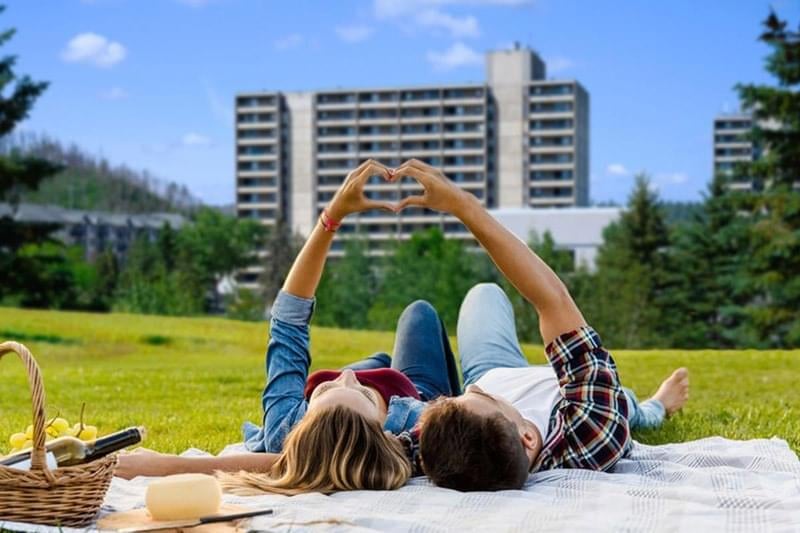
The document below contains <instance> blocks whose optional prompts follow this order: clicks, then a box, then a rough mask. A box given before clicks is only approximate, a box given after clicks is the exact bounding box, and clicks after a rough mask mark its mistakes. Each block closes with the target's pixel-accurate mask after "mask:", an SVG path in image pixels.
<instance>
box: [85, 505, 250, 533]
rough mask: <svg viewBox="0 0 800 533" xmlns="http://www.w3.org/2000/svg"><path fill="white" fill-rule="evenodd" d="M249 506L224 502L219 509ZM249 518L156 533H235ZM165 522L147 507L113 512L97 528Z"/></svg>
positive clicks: (223, 511) (232, 510)
mask: <svg viewBox="0 0 800 533" xmlns="http://www.w3.org/2000/svg"><path fill="white" fill-rule="evenodd" d="M248 510H250V509H248V508H247V507H242V506H241V505H232V504H229V503H223V504H222V506H221V507H220V509H219V512H218V513H216V514H218V515H220V514H233V513H242V512H244V511H248ZM248 520H249V519H247V518H245V519H241V520H236V521H234V522H220V523H216V524H206V525H203V526H196V527H190V528H176V529H163V530H161V531H159V532H154V533H162V532H163V533H182V532H184V531H186V532H187V533H188V532H191V533H234V532H239V531H245V530H246V528H245V527H244V526H245V523H246V522H247V521H248ZM160 523H163V522H162V521H159V520H153V518H152V517H151V516H150V513H148V512H147V509H134V510H133V511H125V512H121V513H113V514H110V515H108V516H106V517H103V518H101V519H100V520H98V521H97V529H105V530H109V529H123V528H126V527H148V526H156V525H158V524H160Z"/></svg>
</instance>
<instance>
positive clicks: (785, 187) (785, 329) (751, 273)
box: [736, 12, 800, 347]
mask: <svg viewBox="0 0 800 533" xmlns="http://www.w3.org/2000/svg"><path fill="white" fill-rule="evenodd" d="M764 27H765V32H764V33H763V34H762V35H761V37H760V39H761V40H762V41H763V42H765V43H766V44H767V45H768V46H769V47H770V48H771V49H772V52H771V53H770V54H769V56H768V57H767V60H766V70H767V71H768V72H769V73H770V74H772V75H773V76H774V77H775V79H776V81H777V86H769V85H756V84H740V85H738V86H737V90H738V92H739V97H740V99H741V101H742V104H743V106H744V107H745V108H747V109H750V110H752V112H753V115H754V121H753V129H752V132H751V135H750V137H751V140H752V141H753V143H754V145H755V146H757V147H760V148H761V149H762V151H763V156H762V157H760V158H759V159H757V160H755V161H753V162H751V163H746V164H743V165H740V166H739V168H738V169H737V170H736V174H737V175H738V176H739V177H740V178H745V179H749V180H752V182H753V184H754V192H753V193H752V194H750V195H748V196H747V197H746V198H744V201H743V202H742V204H741V205H740V208H741V209H742V210H744V211H746V212H747V213H748V215H749V217H750V235H749V236H750V238H749V242H748V247H747V257H748V265H747V279H746V283H747V290H748V291H749V292H750V293H751V294H752V297H751V298H750V299H749V301H748V303H747V305H746V308H745V312H746V314H747V317H748V319H749V320H748V326H749V328H748V329H749V331H747V332H745V333H749V334H752V335H753V338H754V340H755V342H756V343H757V344H758V345H761V346H772V347H792V346H800V313H799V312H798V309H800V275H798V273H800V190H798V187H800V90H798V89H799V88H800V31H790V30H787V23H786V22H785V21H783V20H781V19H779V18H778V17H777V15H776V14H775V13H774V12H772V13H770V15H769V17H768V18H767V19H766V20H765V21H764ZM799 30H800V28H799Z"/></svg>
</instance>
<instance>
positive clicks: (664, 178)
mask: <svg viewBox="0 0 800 533" xmlns="http://www.w3.org/2000/svg"><path fill="white" fill-rule="evenodd" d="M656 181H657V182H658V183H662V184H665V185H683V184H684V183H686V182H687V181H689V175H688V174H687V173H686V172H664V173H661V174H657V175H656Z"/></svg>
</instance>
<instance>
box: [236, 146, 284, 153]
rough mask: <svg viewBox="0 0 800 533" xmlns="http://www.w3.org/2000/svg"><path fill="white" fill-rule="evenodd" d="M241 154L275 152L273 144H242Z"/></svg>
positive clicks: (239, 150)
mask: <svg viewBox="0 0 800 533" xmlns="http://www.w3.org/2000/svg"><path fill="white" fill-rule="evenodd" d="M237 152H238V154H239V155H269V154H274V153H275V148H274V147H273V146H240V147H239V149H238V151H237Z"/></svg>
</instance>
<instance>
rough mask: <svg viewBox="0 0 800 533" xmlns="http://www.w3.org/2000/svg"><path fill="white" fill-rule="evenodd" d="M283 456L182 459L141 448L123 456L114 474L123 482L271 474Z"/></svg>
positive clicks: (244, 454)
mask: <svg viewBox="0 0 800 533" xmlns="http://www.w3.org/2000/svg"><path fill="white" fill-rule="evenodd" d="M278 457H279V455H278V454H276V453H241V454H236V455H225V456H222V457H180V456H178V455H168V454H163V453H158V452H154V451H152V450H147V449H145V448H139V449H137V450H135V451H133V452H131V453H125V454H120V456H119V463H118V465H117V469H116V471H115V472H114V475H115V476H117V477H121V478H123V479H133V478H135V477H137V476H148V477H161V476H171V475H173V474H213V473H214V472H216V471H217V470H222V471H223V472H239V471H241V470H244V471H245V472H254V473H262V472H269V470H270V469H271V468H272V465H273V464H275V461H277V459H278Z"/></svg>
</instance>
